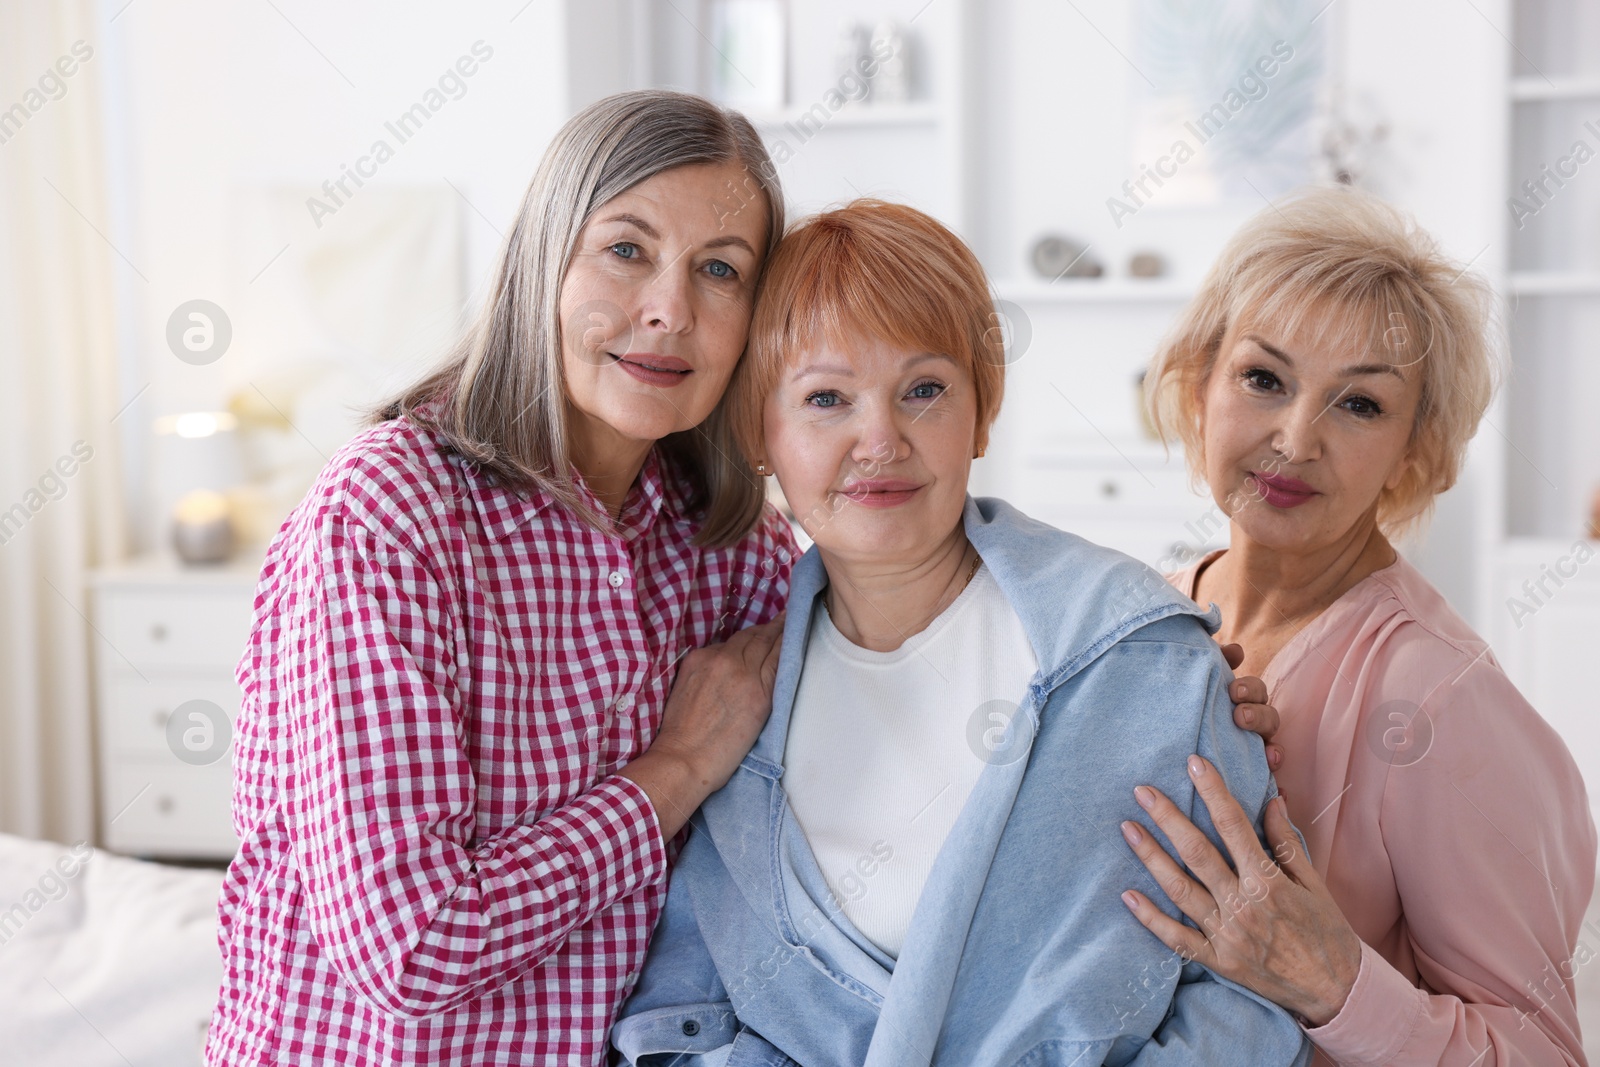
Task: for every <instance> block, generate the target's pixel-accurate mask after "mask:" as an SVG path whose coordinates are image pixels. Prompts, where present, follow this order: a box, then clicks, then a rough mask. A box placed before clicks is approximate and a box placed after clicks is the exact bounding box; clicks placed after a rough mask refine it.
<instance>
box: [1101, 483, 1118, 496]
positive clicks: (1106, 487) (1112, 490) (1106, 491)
mask: <svg viewBox="0 0 1600 1067" xmlns="http://www.w3.org/2000/svg"><path fill="white" fill-rule="evenodd" d="M1117 491H1118V486H1117V483H1116V482H1113V481H1105V482H1101V483H1100V495H1101V496H1103V497H1105V498H1106V499H1108V500H1109V499H1111V498H1112V497H1114V496H1116V495H1117Z"/></svg>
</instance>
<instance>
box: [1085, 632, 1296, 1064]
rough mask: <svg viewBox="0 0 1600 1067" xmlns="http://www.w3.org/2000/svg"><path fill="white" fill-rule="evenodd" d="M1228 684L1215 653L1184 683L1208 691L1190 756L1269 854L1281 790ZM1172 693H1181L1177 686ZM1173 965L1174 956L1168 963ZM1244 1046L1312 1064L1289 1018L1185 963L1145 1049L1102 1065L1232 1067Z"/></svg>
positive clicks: (1214, 837) (1192, 795)
mask: <svg viewBox="0 0 1600 1067" xmlns="http://www.w3.org/2000/svg"><path fill="white" fill-rule="evenodd" d="M1197 666H1198V665H1197ZM1200 669H1202V670H1204V669H1206V668H1203V667H1202V668H1200ZM1232 679H1233V674H1232V672H1231V671H1229V670H1228V669H1227V666H1226V664H1225V662H1224V661H1223V659H1222V655H1221V653H1220V651H1219V652H1218V653H1217V655H1216V657H1215V659H1214V661H1213V663H1212V665H1211V666H1210V668H1209V670H1208V676H1207V677H1193V678H1184V679H1181V683H1182V684H1184V685H1192V686H1194V687H1196V688H1202V687H1203V688H1204V689H1205V690H1206V698H1205V707H1204V710H1203V712H1202V713H1201V716H1200V727H1199V731H1198V735H1197V736H1196V738H1195V744H1194V752H1195V753H1197V754H1198V755H1201V756H1204V757H1205V758H1206V759H1207V760H1209V761H1210V762H1211V764H1212V765H1213V766H1214V767H1216V768H1217V770H1218V771H1219V772H1221V774H1222V776H1223V779H1224V780H1225V781H1226V782H1227V783H1228V788H1229V791H1230V792H1232V793H1233V795H1234V797H1235V798H1237V799H1238V801H1239V803H1240V805H1241V806H1242V807H1243V808H1244V810H1245V811H1246V812H1249V813H1250V815H1251V817H1252V819H1253V820H1254V823H1255V831H1256V837H1257V838H1258V839H1259V840H1260V841H1261V843H1262V844H1261V847H1262V849H1263V850H1265V851H1267V852H1268V853H1269V854H1270V851H1271V850H1270V849H1269V848H1268V846H1267V843H1266V830H1265V827H1264V824H1263V819H1264V817H1265V814H1266V807H1267V802H1268V801H1270V800H1271V799H1272V798H1273V797H1275V796H1277V795H1278V787H1277V783H1276V782H1274V781H1273V778H1272V773H1271V771H1270V770H1269V769H1268V767H1267V760H1266V753H1265V751H1264V747H1263V745H1262V741H1261V738H1260V737H1258V736H1256V735H1255V734H1253V733H1250V732H1248V731H1246V730H1241V729H1240V728H1239V727H1238V726H1236V725H1235V724H1234V721H1233V700H1232V698H1230V697H1229V696H1228V683H1229V682H1231V681H1232ZM1173 681H1174V682H1179V681H1180V680H1179V679H1173ZM1173 691H1174V692H1178V691H1182V690H1179V689H1178V688H1177V686H1176V685H1175V686H1174V687H1173ZM1185 800H1187V802H1188V816H1189V819H1190V821H1192V822H1193V823H1194V824H1195V826H1196V827H1198V828H1199V829H1200V830H1201V831H1202V832H1203V833H1204V834H1205V835H1206V836H1207V837H1209V838H1210V839H1211V842H1212V844H1214V845H1216V846H1217V848H1218V849H1219V850H1221V851H1222V853H1223V855H1224V856H1226V855H1227V849H1226V847H1225V846H1224V845H1223V843H1222V837H1221V835H1220V834H1219V833H1218V832H1217V828H1216V826H1215V825H1214V824H1213V823H1212V821H1211V816H1210V813H1209V812H1208V811H1207V810H1206V805H1205V801H1204V800H1202V799H1201V798H1200V795H1199V793H1198V792H1196V791H1194V790H1193V789H1192V788H1191V789H1190V790H1189V791H1188V794H1187V796H1186V797H1183V798H1179V797H1173V801H1174V803H1177V804H1178V805H1179V806H1180V807H1182V806H1183V804H1184V801H1185ZM1161 840H1163V841H1164V840H1165V839H1164V838H1162V839H1161ZM1168 851H1169V852H1170V851H1171V849H1170V848H1169V849H1168ZM1147 895H1148V894H1147ZM1151 899H1152V900H1153V901H1154V902H1155V903H1156V904H1157V906H1159V907H1161V908H1162V910H1163V911H1165V912H1167V914H1169V915H1172V916H1173V917H1174V918H1177V919H1180V920H1181V921H1183V922H1184V923H1185V924H1187V925H1189V926H1194V925H1195V924H1194V923H1193V922H1190V921H1189V919H1188V918H1187V917H1185V916H1183V915H1182V913H1180V912H1179V911H1178V910H1177V908H1176V907H1175V906H1173V905H1172V903H1171V902H1170V901H1168V900H1167V899H1166V897H1165V895H1161V894H1155V895H1151ZM1149 936H1152V937H1153V936H1154V935H1153V934H1152V935H1149ZM1177 962H1178V958H1177V957H1176V955H1174V957H1173V965H1174V966H1176V965H1177ZM1243 1048H1249V1049H1253V1050H1255V1053H1254V1056H1255V1062H1257V1063H1262V1064H1266V1063H1284V1064H1294V1065H1295V1067H1303V1065H1304V1064H1307V1063H1310V1061H1311V1051H1312V1046H1311V1042H1310V1040H1309V1039H1307V1038H1306V1036H1305V1033H1304V1031H1303V1030H1301V1028H1300V1026H1299V1024H1298V1023H1296V1022H1295V1021H1294V1019H1293V1018H1292V1017H1291V1016H1290V1015H1289V1014H1288V1012H1286V1011H1284V1010H1283V1009H1282V1008H1280V1007H1278V1006H1277V1005H1275V1004H1273V1003H1271V1002H1270V1001H1268V1000H1266V999H1265V998H1263V997H1261V996H1259V995H1257V994H1256V993H1254V992H1251V991H1250V990H1248V989H1245V988H1244V987H1243V986H1241V985H1238V984H1237V983H1234V982H1230V981H1228V980H1226V979H1223V978H1221V977H1219V976H1217V975H1215V974H1213V973H1212V972H1210V971H1209V970H1207V969H1206V968H1204V967H1203V966H1201V965H1200V964H1198V963H1193V962H1190V963H1187V964H1184V965H1183V967H1182V972H1181V974H1180V975H1179V977H1178V984H1177V988H1176V990H1175V991H1174V993H1173V998H1172V1003H1171V1006H1170V1008H1169V1009H1168V1012H1167V1016H1166V1018H1165V1020H1164V1021H1163V1022H1162V1024H1161V1025H1160V1026H1159V1027H1157V1028H1156V1030H1155V1032H1154V1033H1153V1034H1151V1035H1150V1036H1149V1038H1148V1039H1146V1040H1144V1041H1143V1042H1142V1043H1137V1044H1136V1043H1135V1042H1134V1041H1133V1040H1132V1039H1131V1036H1129V1037H1124V1038H1123V1039H1122V1040H1119V1041H1118V1042H1116V1044H1115V1045H1114V1046H1113V1048H1112V1049H1111V1052H1110V1053H1109V1054H1108V1055H1107V1057H1106V1059H1105V1062H1106V1063H1107V1064H1115V1065H1122V1064H1130V1065H1137V1067H1167V1065H1177V1064H1185V1065H1187V1064H1196V1065H1198V1064H1216V1063H1230V1062H1237V1059H1238V1052H1239V1050H1240V1049H1243Z"/></svg>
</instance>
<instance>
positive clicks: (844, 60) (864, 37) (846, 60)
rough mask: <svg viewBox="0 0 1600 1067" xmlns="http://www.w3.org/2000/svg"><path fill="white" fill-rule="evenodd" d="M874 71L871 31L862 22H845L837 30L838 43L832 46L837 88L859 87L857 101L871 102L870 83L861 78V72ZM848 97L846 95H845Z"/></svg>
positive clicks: (868, 80)
mask: <svg viewBox="0 0 1600 1067" xmlns="http://www.w3.org/2000/svg"><path fill="white" fill-rule="evenodd" d="M873 69H874V64H873V62H872V31H871V30H870V29H868V28H867V25H866V23H863V22H847V23H845V24H844V25H843V26H841V27H840V28H839V41H838V43H837V44H836V45H835V46H834V53H833V77H834V84H835V85H839V86H846V87H849V86H855V85H857V84H858V83H859V84H860V85H861V90H860V96H859V99H860V100H861V101H862V103H870V102H871V101H872V82H873V79H872V78H870V77H867V78H863V77H862V76H861V75H862V72H863V71H871V70H873ZM847 95H848V94H847Z"/></svg>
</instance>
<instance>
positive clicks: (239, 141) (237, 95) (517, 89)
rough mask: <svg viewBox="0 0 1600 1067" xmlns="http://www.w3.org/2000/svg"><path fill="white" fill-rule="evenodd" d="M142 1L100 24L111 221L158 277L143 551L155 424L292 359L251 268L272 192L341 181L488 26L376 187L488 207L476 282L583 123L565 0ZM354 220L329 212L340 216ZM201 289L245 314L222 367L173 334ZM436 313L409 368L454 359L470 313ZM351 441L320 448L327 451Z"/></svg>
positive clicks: (140, 460) (129, 379)
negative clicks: (451, 344) (418, 190)
mask: <svg viewBox="0 0 1600 1067" xmlns="http://www.w3.org/2000/svg"><path fill="white" fill-rule="evenodd" d="M124 2H125V0H109V4H108V6H107V7H106V9H105V10H106V13H107V15H106V22H105V23H104V29H103V31H102V32H103V34H104V37H105V40H104V42H103V47H104V50H105V51H107V52H109V53H111V55H110V60H111V62H113V63H115V64H116V65H117V67H118V68H119V69H120V70H121V72H122V74H123V75H124V77H123V79H122V85H123V88H122V90H121V91H120V92H119V93H117V94H116V99H113V100H111V101H109V102H108V103H109V105H110V106H109V110H110V112H111V116H110V121H111V124H112V129H111V131H110V133H111V138H112V142H113V144H114V145H119V146H121V148H122V149H123V151H122V153H121V156H120V158H117V159H115V160H114V166H115V168H116V169H115V172H114V174H113V178H112V181H113V182H114V183H115V184H116V185H117V187H118V189H119V195H120V211H119V217H118V218H116V219H113V220H110V223H109V225H108V226H106V227H105V228H106V229H107V230H108V233H109V234H110V235H111V236H112V239H113V240H114V241H115V242H116V244H117V245H118V247H119V249H120V250H121V251H122V252H123V253H124V254H125V255H126V256H127V258H128V259H129V260H130V261H132V263H133V264H134V266H135V267H136V268H137V270H138V272H139V273H141V274H142V275H143V276H144V278H145V279H148V280H147V281H145V280H141V279H140V278H139V277H138V276H137V275H136V274H134V273H133V272H132V271H131V270H124V272H123V283H124V285H125V288H126V290H127V295H128V301H127V302H128V305H129V314H128V328H127V329H126V330H125V332H124V348H125V352H124V355H125V363H126V369H125V374H124V381H123V390H124V395H125V396H127V397H132V396H134V395H135V394H136V393H140V390H141V389H143V390H144V391H143V392H142V393H140V395H139V399H138V400H137V401H136V402H135V403H134V405H133V406H132V407H130V408H129V410H128V412H127V414H126V415H125V416H124V417H123V418H122V420H120V422H121V425H122V426H123V427H124V432H125V433H126V435H127V438H128V440H127V446H128V457H129V459H128V468H129V475H130V479H131V484H132V485H135V486H141V485H142V486H145V489H144V490H143V491H140V492H137V493H136V495H135V498H134V499H133V500H132V502H131V503H132V505H133V507H134V508H135V509H136V511H138V512H140V514H139V515H138V516H137V518H138V519H139V520H140V529H141V530H142V544H141V546H140V547H149V544H150V538H151V536H152V535H151V530H152V524H153V519H154V517H153V516H151V515H149V514H147V512H148V510H149V507H148V497H149V495H150V490H149V488H148V481H147V479H148V476H149V464H148V462H147V460H148V456H147V451H146V450H147V449H148V447H149V432H148V428H149V426H150V423H151V422H152V420H153V419H155V418H156V417H157V416H158V415H163V414H168V413H173V412H178V411H184V410H196V409H211V408H215V407H217V406H218V405H219V404H220V403H222V401H223V399H224V398H225V397H226V396H227V394H228V393H230V392H232V391H233V390H235V389H238V388H241V387H248V383H249V382H251V381H252V380H257V379H259V378H260V377H261V376H262V375H263V374H264V373H266V372H268V371H270V369H271V366H272V364H273V363H274V361H275V360H278V359H280V358H283V357H285V356H288V355H292V354H291V353H282V352H278V351H275V350H274V348H273V346H272V343H271V341H272V335H273V323H271V322H269V321H261V320H259V319H253V318H252V314H253V313H254V312H255V309H254V307H253V304H252V300H251V297H252V296H253V295H254V293H255V292H256V291H257V289H258V288H259V287H253V286H252V283H251V279H252V277H255V276H256V275H257V274H258V272H261V271H262V270H263V268H265V270H266V271H267V272H269V273H270V271H271V270H272V269H273V267H269V266H267V264H268V263H269V262H270V261H271V259H272V257H273V255H274V254H276V253H277V252H278V251H279V248H277V247H271V246H267V245H252V244H251V243H250V235H251V234H252V233H254V232H256V231H257V230H259V229H260V227H258V226H255V225H253V223H254V222H255V221H258V220H252V219H251V218H249V217H248V214H249V212H250V211H252V210H255V208H254V207H253V204H252V198H253V195H254V191H259V190H260V189H262V188H265V187H269V186H271V185H273V184H276V183H282V184H287V185H292V186H318V185H320V184H321V183H322V182H323V181H324V180H327V179H329V178H336V177H338V176H339V175H340V172H341V168H342V167H343V166H344V165H347V164H353V163H354V162H355V161H356V159H357V158H358V157H359V156H360V155H362V154H365V153H366V152H367V150H368V148H369V146H370V145H371V144H372V142H373V141H374V139H376V138H379V137H381V136H384V135H385V134H384V129H383V124H384V122H385V121H386V120H391V119H393V118H395V117H396V116H397V115H398V114H399V113H400V112H403V111H404V110H405V109H406V108H408V107H409V106H410V105H411V104H413V103H415V102H416V101H417V100H418V99H419V98H420V97H421V96H422V94H423V93H424V92H425V90H427V89H428V88H430V87H432V86H434V85H435V84H436V81H437V79H438V78H439V76H440V74H441V73H442V72H444V71H445V70H447V69H448V68H450V67H451V65H452V64H454V63H455V61H456V60H457V58H458V57H459V56H462V55H464V54H468V53H469V52H470V49H471V47H472V45H473V43H474V42H475V41H479V40H481V41H483V42H484V43H485V45H486V46H487V47H489V48H491V49H492V50H493V56H492V58H491V59H490V60H488V61H487V62H484V63H482V64H481V65H480V66H479V68H478V70H477V72H476V73H475V74H474V75H473V76H472V77H470V78H467V79H464V83H465V85H466V91H465V93H464V95H462V96H461V97H460V99H451V100H449V101H448V103H447V104H446V105H445V106H444V107H443V108H441V109H440V110H439V111H438V112H437V113H436V114H434V115H433V116H432V118H431V119H430V120H429V121H428V122H427V124H426V125H425V126H424V127H423V128H422V129H421V130H420V131H418V132H417V133H416V134H415V135H414V136H413V137H412V139H410V140H409V141H407V142H406V143H405V144H403V145H398V147H396V150H395V154H394V156H393V158H392V159H390V160H389V161H388V162H387V163H385V164H384V165H383V166H382V167H380V168H378V173H377V175H376V177H374V178H372V179H371V180H370V181H369V182H368V183H367V185H366V187H365V189H363V190H362V192H365V191H366V190H370V189H383V188H387V189H399V188H403V187H406V186H412V185H419V184H422V185H434V186H437V185H438V184H439V183H440V182H442V181H449V182H451V183H453V184H454V185H455V186H457V187H458V188H459V189H460V191H461V194H463V195H464V197H465V198H466V199H467V200H470V201H471V205H472V206H468V204H467V203H465V202H463V203H462V204H461V208H460V210H461V226H462V230H463V233H464V236H465V244H466V250H465V251H466V255H465V262H466V264H467V270H468V279H467V281H468V284H469V288H470V287H472V286H476V285H477V283H478V282H479V281H480V280H481V279H482V276H483V274H484V272H485V270H486V269H487V268H488V265H489V264H490V262H491V261H492V258H493V254H494V251H495V248H496V246H497V244H498V242H499V240H500V236H499V234H498V233H497V232H496V231H497V230H500V231H503V230H504V229H505V228H506V227H507V225H508V222H509V220H510V219H511V218H512V216H513V214H514V212H515V208H516V205H517V203H518V201H519V199H520V196H521V192H522V189H523V186H524V185H525V184H526V182H527V180H528V178H529V177H530V176H531V175H532V173H533V169H534V166H535V165H536V163H537V161H538V158H539V156H540V154H541V153H542V152H543V150H544V146H545V144H546V142H547V141H548V140H549V138H550V136H551V135H552V134H553V133H554V132H555V130H556V128H557V127H558V126H559V125H560V123H561V122H562V121H563V120H564V119H565V118H566V115H567V91H566V75H567V67H566V58H565V52H564V49H563V39H564V36H563V35H564V12H563V5H562V4H561V3H560V2H558V0H531V2H529V3H525V2H524V0H508V2H506V3H497V4H492V5H491V4H484V5H472V6H466V5H438V4H423V3H418V2H409V3H377V2H373V0H360V2H341V3H339V4H332V5H327V4H315V3H309V2H306V0H273V2H272V3H266V2H264V0H263V2H259V3H255V2H253V3H244V4H215V3H206V2H203V0H138V2H137V3H134V4H131V5H128V6H127V7H126V8H125V9H123V10H121V11H120V14H119V13H117V12H118V9H120V8H122V5H123V3H124ZM113 15H114V16H115V20H114V21H111V18H112V16H113ZM96 43H97V44H98V43H99V42H96ZM389 140H390V141H391V142H392V143H397V142H394V138H393V137H392V136H390V137H389ZM480 212H481V215H480ZM340 221H341V220H340V219H339V217H337V216H334V217H330V218H324V219H323V220H322V222H323V229H324V230H327V229H330V228H332V227H335V226H337V225H338V224H339V223H340ZM300 226H301V227H302V230H301V232H300V233H299V234H294V233H291V235H290V240H291V241H293V240H300V239H302V238H303V239H304V240H308V241H309V240H310V239H311V237H312V236H313V235H314V234H315V233H316V230H317V227H316V226H315V225H314V223H313V221H312V219H311V216H310V213H309V212H308V213H307V214H306V215H305V217H304V219H303V221H302V222H300ZM287 258H288V257H287V256H286V257H285V259H287ZM274 266H281V262H280V263H279V264H274ZM263 276H266V275H263ZM197 297H199V298H205V299H209V300H212V301H214V302H216V303H217V304H219V305H221V306H222V307H223V309H224V310H225V311H227V312H228V313H229V315H230V317H231V318H232V320H233V328H234V340H233V344H232V347H231V348H230V350H229V352H227V353H225V354H224V355H223V356H222V357H221V358H220V359H218V360H217V361H216V362H215V363H212V364H209V365H206V366H192V365H189V364H186V363H183V362H181V361H179V360H178V359H177V358H175V357H174V356H173V354H172V352H171V351H170V350H169V349H168V348H167V345H166V341H165V334H166V323H167V318H168V316H169V314H170V313H171V312H172V310H173V309H174V308H175V307H176V306H177V305H179V304H180V303H182V302H184V301H187V300H190V299H194V298H197ZM436 325H437V327H438V328H437V329H436V330H434V331H433V332H432V335H431V336H428V337H426V338H422V339H419V341H418V343H417V344H416V346H415V347H414V348H413V349H412V350H409V351H402V352H397V353H395V358H396V361H397V365H398V366H401V367H405V368H410V367H414V366H419V365H421V363H424V362H426V361H427V360H429V359H431V358H432V357H433V356H434V355H435V354H436V353H437V349H438V345H439V344H440V343H441V341H442V338H444V337H446V336H447V335H448V334H449V332H450V330H451V329H453V327H454V325H455V324H454V322H441V323H437V324H436ZM313 436H314V435H313ZM338 443H339V442H338V441H327V440H321V441H314V442H313V443H310V444H305V447H306V448H307V449H311V448H313V447H314V448H315V449H317V450H320V451H321V452H324V453H326V452H331V451H332V449H333V448H334V447H336V446H337V445H338Z"/></svg>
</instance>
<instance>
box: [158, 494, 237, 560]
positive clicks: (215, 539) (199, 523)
mask: <svg viewBox="0 0 1600 1067" xmlns="http://www.w3.org/2000/svg"><path fill="white" fill-rule="evenodd" d="M172 548H173V551H175V552H177V554H178V558H179V559H181V560H183V561H184V562H185V563H222V562H224V561H226V560H227V558H228V557H229V556H230V555H232V554H233V518H232V515H231V514H230V509H229V507H228V498H227V497H225V496H223V495H222V494H221V493H217V492H213V491H211V490H209V489H196V490H194V491H193V492H191V493H187V494H185V495H184V496H183V498H182V499H181V500H179V501H178V506H177V509H176V510H175V511H174V512H173V514H172Z"/></svg>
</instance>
